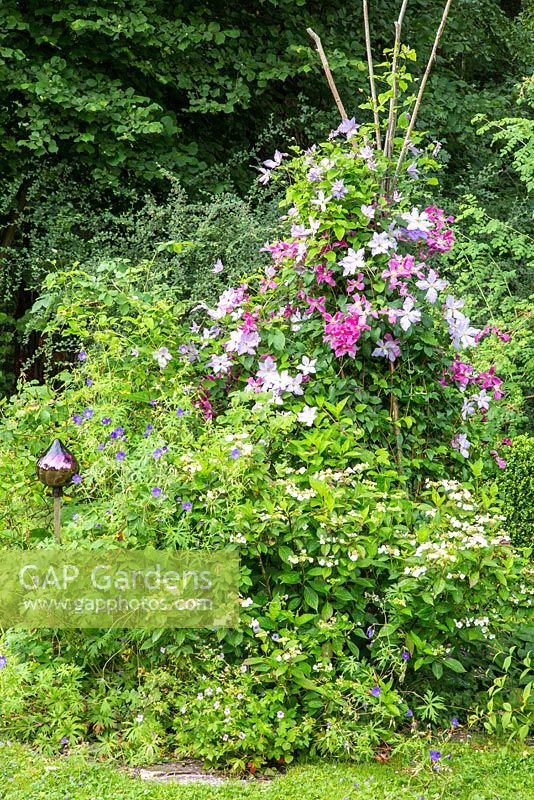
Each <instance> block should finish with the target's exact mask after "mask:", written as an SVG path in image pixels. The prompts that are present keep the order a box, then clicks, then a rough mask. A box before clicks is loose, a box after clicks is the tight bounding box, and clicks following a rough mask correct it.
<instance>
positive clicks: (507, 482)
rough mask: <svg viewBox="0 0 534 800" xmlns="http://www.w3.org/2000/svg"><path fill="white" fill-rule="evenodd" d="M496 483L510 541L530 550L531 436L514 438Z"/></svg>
mask: <svg viewBox="0 0 534 800" xmlns="http://www.w3.org/2000/svg"><path fill="white" fill-rule="evenodd" d="M506 461H507V466H506V469H505V470H504V471H503V472H502V475H501V478H500V481H499V484H500V494H501V497H502V498H503V500H504V504H505V513H506V516H507V520H508V526H509V530H510V534H511V537H512V542H513V543H514V544H515V545H517V546H521V547H531V546H532V544H533V539H534V537H533V534H534V437H533V436H518V437H517V438H516V439H514V442H513V446H512V448H511V451H510V453H509V454H508V457H507V459H506Z"/></svg>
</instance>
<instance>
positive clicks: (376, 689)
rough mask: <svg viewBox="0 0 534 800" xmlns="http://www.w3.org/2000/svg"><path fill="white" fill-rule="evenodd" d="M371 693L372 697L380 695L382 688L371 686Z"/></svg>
mask: <svg viewBox="0 0 534 800" xmlns="http://www.w3.org/2000/svg"><path fill="white" fill-rule="evenodd" d="M371 694H372V695H373V697H380V695H381V694H382V689H381V688H380V686H373V688H372V689H371Z"/></svg>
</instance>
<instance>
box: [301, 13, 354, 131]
mask: <svg viewBox="0 0 534 800" xmlns="http://www.w3.org/2000/svg"><path fill="white" fill-rule="evenodd" d="M306 33H308V34H309V35H310V36H311V38H312V39H313V41H314V42H315V46H316V48H317V52H318V53H319V56H320V58H321V64H322V65H323V69H324V72H325V75H326V80H327V81H328V85H329V87H330V91H331V92H332V95H333V97H334V100H335V102H336V106H337V110H338V111H339V113H340V115H341V119H348V116H347V112H346V111H345V107H344V105H343V103H342V102H341V97H340V96H339V92H338V90H337V87H336V84H335V83H334V78H333V76H332V71H331V69H330V65H329V63H328V59H327V57H326V55H325V52H324V50H323V45H322V44H321V40H320V38H319V36H317V34H316V33H315V31H313V30H312V29H311V28H306Z"/></svg>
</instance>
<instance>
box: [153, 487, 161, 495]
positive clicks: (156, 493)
mask: <svg viewBox="0 0 534 800" xmlns="http://www.w3.org/2000/svg"><path fill="white" fill-rule="evenodd" d="M150 493H151V495H152V497H161V489H160V488H159V486H154V488H153V489H152V490H151V492H150Z"/></svg>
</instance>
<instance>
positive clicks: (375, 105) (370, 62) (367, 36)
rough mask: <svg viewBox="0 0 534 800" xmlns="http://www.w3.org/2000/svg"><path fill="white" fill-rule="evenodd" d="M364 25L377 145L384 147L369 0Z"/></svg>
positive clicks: (364, 14)
mask: <svg viewBox="0 0 534 800" xmlns="http://www.w3.org/2000/svg"><path fill="white" fill-rule="evenodd" d="M363 25H364V30H365V49H366V51H367V66H368V68H369V84H370V86H371V100H372V102H373V118H374V121H375V138H376V146H377V148H378V149H379V150H380V148H381V147H382V143H381V139H380V119H379V117H378V101H377V99H376V86H375V71H374V67H373V53H372V51H371V32H370V30H369V8H368V6H367V0H363Z"/></svg>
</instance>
